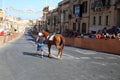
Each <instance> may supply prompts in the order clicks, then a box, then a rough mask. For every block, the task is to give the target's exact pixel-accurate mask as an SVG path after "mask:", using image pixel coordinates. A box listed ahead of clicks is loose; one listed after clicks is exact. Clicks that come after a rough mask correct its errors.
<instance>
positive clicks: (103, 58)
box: [93, 57, 104, 59]
mask: <svg viewBox="0 0 120 80" xmlns="http://www.w3.org/2000/svg"><path fill="white" fill-rule="evenodd" d="M93 58H94V59H104V58H103V57H93Z"/></svg>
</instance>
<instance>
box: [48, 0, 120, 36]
mask: <svg viewBox="0 0 120 80" xmlns="http://www.w3.org/2000/svg"><path fill="white" fill-rule="evenodd" d="M47 17H48V19H47V21H48V24H49V25H47V26H49V29H50V30H51V31H53V32H54V31H55V30H56V29H55V28H58V29H59V30H60V33H64V32H65V31H66V30H72V31H78V32H80V33H85V34H87V33H93V32H94V33H95V32H98V31H99V30H102V29H103V28H105V27H106V28H107V29H111V28H112V27H113V26H120V0H63V1H61V2H59V3H58V7H57V8H56V9H55V10H53V11H50V12H49V13H48V15H47ZM55 21H56V22H55ZM53 24H54V25H53Z"/></svg>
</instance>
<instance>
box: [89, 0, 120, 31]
mask: <svg viewBox="0 0 120 80" xmlns="http://www.w3.org/2000/svg"><path fill="white" fill-rule="evenodd" d="M90 5H91V9H90V28H89V32H97V31H99V30H102V29H103V28H104V27H106V28H107V29H110V28H112V27H113V26H120V0H91V4H90Z"/></svg>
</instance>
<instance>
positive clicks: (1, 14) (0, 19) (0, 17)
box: [0, 9, 4, 28]
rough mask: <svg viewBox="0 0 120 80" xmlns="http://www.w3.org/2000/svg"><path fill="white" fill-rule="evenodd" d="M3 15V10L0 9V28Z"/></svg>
mask: <svg viewBox="0 0 120 80" xmlns="http://www.w3.org/2000/svg"><path fill="white" fill-rule="evenodd" d="M3 17H4V11H3V10H2V9H0V28H2V23H3Z"/></svg>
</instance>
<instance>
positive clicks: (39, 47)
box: [36, 33, 45, 57]
mask: <svg viewBox="0 0 120 80" xmlns="http://www.w3.org/2000/svg"><path fill="white" fill-rule="evenodd" d="M44 40H45V39H44V37H43V36H42V33H38V36H37V38H36V43H37V52H36V53H37V54H39V53H41V57H43V46H44Z"/></svg>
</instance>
